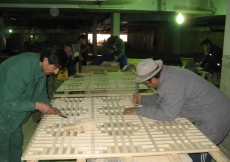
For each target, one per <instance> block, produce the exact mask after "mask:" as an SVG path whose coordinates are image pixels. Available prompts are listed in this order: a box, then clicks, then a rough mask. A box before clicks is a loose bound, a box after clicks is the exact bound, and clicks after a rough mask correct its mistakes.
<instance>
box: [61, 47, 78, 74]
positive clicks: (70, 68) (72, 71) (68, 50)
mask: <svg viewBox="0 0 230 162" xmlns="http://www.w3.org/2000/svg"><path fill="white" fill-rule="evenodd" d="M64 51H65V53H66V54H67V56H68V58H69V59H68V60H69V62H68V64H67V66H66V67H67V69H68V76H74V77H76V72H77V70H76V66H74V64H73V61H74V60H73V55H74V51H73V46H72V43H65V45H64Z"/></svg>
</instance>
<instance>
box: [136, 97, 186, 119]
mask: <svg viewBox="0 0 230 162" xmlns="http://www.w3.org/2000/svg"><path fill="white" fill-rule="evenodd" d="M184 102H185V97H184V96H183V95H180V94H178V93H167V94H165V95H164V96H162V97H159V98H158V100H157V103H156V104H155V105H149V104H144V103H143V106H142V107H141V108H138V109H137V114H138V115H142V116H145V117H147V118H151V119H154V120H174V119H175V118H176V117H178V115H179V114H180V112H181V110H182V108H183V105H184Z"/></svg>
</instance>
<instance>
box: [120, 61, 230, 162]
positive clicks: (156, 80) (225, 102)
mask: <svg viewBox="0 0 230 162" xmlns="http://www.w3.org/2000/svg"><path fill="white" fill-rule="evenodd" d="M136 71H137V76H136V79H135V81H136V82H138V83H141V82H143V83H144V84H146V85H147V86H149V87H153V88H156V89H157V93H156V94H153V95H148V96H141V95H139V94H134V95H133V102H134V103H138V104H141V105H142V107H139V108H137V107H131V108H127V109H125V111H124V114H125V115H142V116H145V117H147V118H151V119H154V120H165V121H171V120H174V119H175V118H176V117H178V116H179V117H184V118H188V119H189V120H190V121H191V122H193V123H194V124H195V125H196V127H197V128H198V129H200V130H201V131H202V132H203V133H204V134H205V135H206V136H207V137H208V138H209V139H210V140H212V141H213V142H214V143H215V144H218V143H220V142H221V141H222V140H223V139H224V138H225V136H226V135H227V134H228V132H229V130H230V100H229V98H228V97H227V96H226V95H225V94H224V93H223V92H221V91H220V90H219V89H218V88H216V87H215V86H214V85H213V84H211V83H210V82H208V81H206V80H205V79H203V78H202V77H200V76H199V75H197V74H195V73H193V72H191V71H189V70H186V69H182V68H177V67H173V66H166V65H163V62H162V61H161V60H156V61H154V60H153V59H145V60H143V61H142V62H140V63H139V64H138V65H137V67H136ZM189 155H190V156H191V158H192V159H193V161H200V160H197V159H201V158H200V156H201V155H202V156H203V155H204V154H189ZM205 161H206V162H207V161H211V156H210V155H209V154H208V155H207V156H206V160H205Z"/></svg>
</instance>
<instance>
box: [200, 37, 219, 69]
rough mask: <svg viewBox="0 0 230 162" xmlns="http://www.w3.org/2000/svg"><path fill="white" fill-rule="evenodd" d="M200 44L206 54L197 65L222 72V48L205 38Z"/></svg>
mask: <svg viewBox="0 0 230 162" xmlns="http://www.w3.org/2000/svg"><path fill="white" fill-rule="evenodd" d="M200 45H201V46H202V47H203V49H204V53H205V56H204V57H203V59H202V61H201V62H199V63H198V64H197V66H200V67H203V69H204V70H205V71H207V72H211V73H213V72H220V71H221V65H222V50H221V48H220V47H218V46H216V45H214V44H212V42H211V41H210V40H209V39H208V38H205V39H203V40H202V41H201V43H200Z"/></svg>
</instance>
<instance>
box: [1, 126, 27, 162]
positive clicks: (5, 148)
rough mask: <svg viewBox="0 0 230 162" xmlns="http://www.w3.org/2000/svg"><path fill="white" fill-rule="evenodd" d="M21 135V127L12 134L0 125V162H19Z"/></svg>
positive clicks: (6, 127)
mask: <svg viewBox="0 0 230 162" xmlns="http://www.w3.org/2000/svg"><path fill="white" fill-rule="evenodd" d="M22 141H23V134H22V129H21V125H20V126H19V127H18V128H17V129H16V130H15V131H13V132H11V131H10V129H9V127H8V126H6V125H3V124H2V123H0V162H21V156H22Z"/></svg>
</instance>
